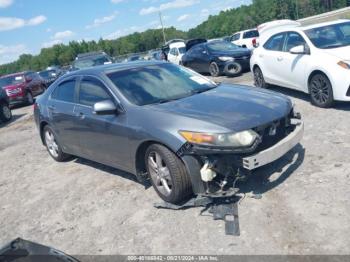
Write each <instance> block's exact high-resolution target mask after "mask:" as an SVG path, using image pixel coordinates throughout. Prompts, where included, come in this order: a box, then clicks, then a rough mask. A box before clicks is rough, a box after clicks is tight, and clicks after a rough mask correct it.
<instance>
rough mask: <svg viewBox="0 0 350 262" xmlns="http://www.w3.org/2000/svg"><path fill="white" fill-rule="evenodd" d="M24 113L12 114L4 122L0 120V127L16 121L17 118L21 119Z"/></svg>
mask: <svg viewBox="0 0 350 262" xmlns="http://www.w3.org/2000/svg"><path fill="white" fill-rule="evenodd" d="M25 115H26V114H19V115H14V116H12V118H11V120H10V121H8V122H6V123H3V122H1V121H0V128H2V127H5V126H8V125H10V124H12V123H14V122H16V121H17V120H18V119H21V118H22V117H24V116H25Z"/></svg>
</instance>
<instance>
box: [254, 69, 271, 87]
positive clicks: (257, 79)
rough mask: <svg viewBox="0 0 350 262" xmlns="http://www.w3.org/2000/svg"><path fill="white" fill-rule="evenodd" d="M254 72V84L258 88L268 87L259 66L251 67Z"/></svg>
mask: <svg viewBox="0 0 350 262" xmlns="http://www.w3.org/2000/svg"><path fill="white" fill-rule="evenodd" d="M253 74H254V85H255V86H256V87H259V88H268V87H269V85H268V84H267V83H266V82H265V78H264V75H263V72H262V71H261V69H260V67H258V66H256V67H254V69H253Z"/></svg>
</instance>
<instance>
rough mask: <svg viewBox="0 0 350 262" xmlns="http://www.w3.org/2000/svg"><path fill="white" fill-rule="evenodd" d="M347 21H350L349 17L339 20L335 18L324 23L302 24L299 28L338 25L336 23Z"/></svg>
mask: <svg viewBox="0 0 350 262" xmlns="http://www.w3.org/2000/svg"><path fill="white" fill-rule="evenodd" d="M346 22H350V20H348V19H338V20H334V21H331V22H324V23H318V24H312V25H307V26H302V27H299V29H301V30H309V29H313V28H318V27H322V26H327V25H336V24H341V23H346Z"/></svg>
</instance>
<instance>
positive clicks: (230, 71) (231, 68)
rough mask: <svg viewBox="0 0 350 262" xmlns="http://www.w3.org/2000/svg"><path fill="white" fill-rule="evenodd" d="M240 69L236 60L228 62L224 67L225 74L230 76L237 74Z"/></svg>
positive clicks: (239, 72)
mask: <svg viewBox="0 0 350 262" xmlns="http://www.w3.org/2000/svg"><path fill="white" fill-rule="evenodd" d="M242 71H243V68H242V66H241V65H240V64H239V63H236V62H233V63H230V64H228V65H227V66H226V67H225V75H226V76H230V77H234V76H238V75H240V74H241V73H242Z"/></svg>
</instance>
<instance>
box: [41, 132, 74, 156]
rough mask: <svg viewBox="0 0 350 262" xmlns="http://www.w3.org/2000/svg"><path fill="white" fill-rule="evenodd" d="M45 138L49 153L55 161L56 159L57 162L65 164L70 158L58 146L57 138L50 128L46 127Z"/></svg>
mask: <svg viewBox="0 0 350 262" xmlns="http://www.w3.org/2000/svg"><path fill="white" fill-rule="evenodd" d="M43 136H44V141H45V145H46V148H47V151H48V152H49V154H50V156H51V157H52V158H53V159H55V160H56V161H57V162H63V161H65V160H67V159H68V158H69V157H70V156H69V155H68V154H66V153H63V151H62V148H61V146H60V145H59V144H58V142H57V140H56V136H55V134H54V132H53V131H52V129H51V127H50V126H48V125H47V126H45V127H44V134H43Z"/></svg>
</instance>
